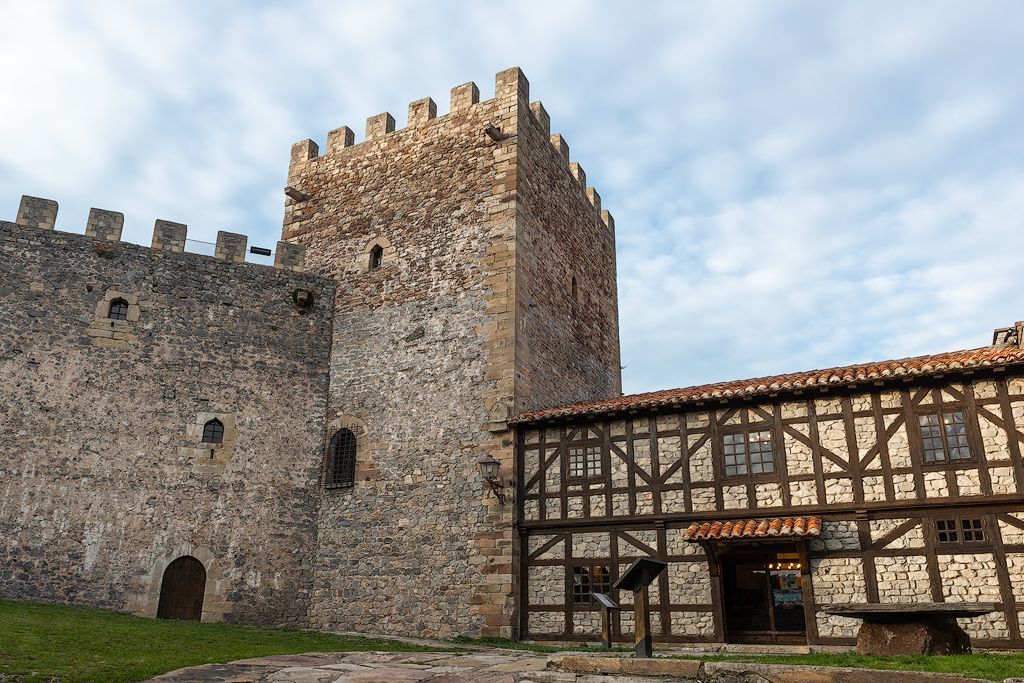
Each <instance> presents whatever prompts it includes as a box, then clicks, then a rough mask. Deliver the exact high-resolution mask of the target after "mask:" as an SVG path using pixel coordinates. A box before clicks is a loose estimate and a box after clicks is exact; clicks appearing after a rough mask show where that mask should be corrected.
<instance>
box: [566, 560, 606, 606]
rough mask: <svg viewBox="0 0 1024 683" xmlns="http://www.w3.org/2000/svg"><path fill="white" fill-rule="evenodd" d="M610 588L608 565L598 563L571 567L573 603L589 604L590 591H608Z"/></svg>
mask: <svg viewBox="0 0 1024 683" xmlns="http://www.w3.org/2000/svg"><path fill="white" fill-rule="evenodd" d="M611 589H612V575H611V572H609V571H608V567H606V566H604V565H600V564H595V565H591V566H589V567H573V568H572V602H573V604H574V605H589V604H591V603H592V602H593V597H592V595H591V594H592V593H609V592H611Z"/></svg>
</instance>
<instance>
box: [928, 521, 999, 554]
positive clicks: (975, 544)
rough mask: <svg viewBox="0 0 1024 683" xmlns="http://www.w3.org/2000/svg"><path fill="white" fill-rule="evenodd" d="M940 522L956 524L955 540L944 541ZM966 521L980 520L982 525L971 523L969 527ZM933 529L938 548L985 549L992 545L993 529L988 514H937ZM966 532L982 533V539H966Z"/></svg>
mask: <svg viewBox="0 0 1024 683" xmlns="http://www.w3.org/2000/svg"><path fill="white" fill-rule="evenodd" d="M939 522H953V524H954V525H955V533H956V540H955V541H949V540H946V541H943V540H942V537H941V535H940V534H942V533H943V532H942V531H940V530H939ZM965 522H972V523H973V522H979V523H980V526H975V525H974V524H971V526H970V527H969V528H968V527H967V526H966V525H965V524H964V523H965ZM931 523H932V530H933V532H934V534H935V545H936V547H937V548H939V549H942V550H948V549H957V550H972V549H984V548H991V547H992V544H993V543H992V530H991V527H990V524H989V520H988V516H987V515H983V514H963V513H951V514H943V513H938V514H936V515H935V516H934V517H933V518H932V520H931ZM965 531H966V532H972V533H974V532H978V531H980V532H981V534H982V539H981V540H971V541H968V540H966V539H965Z"/></svg>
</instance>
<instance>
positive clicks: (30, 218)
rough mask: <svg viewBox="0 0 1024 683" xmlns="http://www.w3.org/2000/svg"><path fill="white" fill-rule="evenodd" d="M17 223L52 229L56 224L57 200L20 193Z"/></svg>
mask: <svg viewBox="0 0 1024 683" xmlns="http://www.w3.org/2000/svg"><path fill="white" fill-rule="evenodd" d="M14 222H15V223H17V224H18V225H28V226H31V227H33V228H40V229H42V230H53V228H54V226H55V225H56V224H57V202H55V201H53V200H52V199H42V198H41V197H30V196H29V195H27V194H26V195H22V197H21V205H20V206H19V207H18V217H17V218H16V219H15V221H14Z"/></svg>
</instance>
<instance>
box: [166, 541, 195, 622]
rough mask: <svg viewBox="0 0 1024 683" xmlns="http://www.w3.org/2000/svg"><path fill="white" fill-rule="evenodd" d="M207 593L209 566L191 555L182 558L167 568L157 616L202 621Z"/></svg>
mask: <svg viewBox="0 0 1024 683" xmlns="http://www.w3.org/2000/svg"><path fill="white" fill-rule="evenodd" d="M204 593H206V568H205V567H203V563H202V562H200V561H199V560H197V559H196V558H194V557H191V556H189V555H185V556H184V557H179V558H178V559H176V560H175V561H174V562H171V563H170V564H169V565H167V569H166V570H164V578H163V581H162V582H161V583H160V604H159V606H158V607H157V610H156V616H157V618H158V619H183V620H186V621H201V620H202V618H203V594H204Z"/></svg>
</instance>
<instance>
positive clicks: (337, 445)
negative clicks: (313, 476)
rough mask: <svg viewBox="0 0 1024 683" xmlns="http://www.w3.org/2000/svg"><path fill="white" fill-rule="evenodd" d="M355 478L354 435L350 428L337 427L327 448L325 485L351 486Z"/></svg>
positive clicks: (328, 486)
mask: <svg viewBox="0 0 1024 683" xmlns="http://www.w3.org/2000/svg"><path fill="white" fill-rule="evenodd" d="M355 480H356V435H355V434H353V433H352V430H351V429H345V428H342V429H339V430H338V431H336V432H335V433H334V436H333V437H331V444H330V446H328V448H327V477H326V482H325V486H326V488H329V489H340V488H345V487H348V486H352V484H354V483H355Z"/></svg>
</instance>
